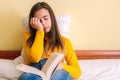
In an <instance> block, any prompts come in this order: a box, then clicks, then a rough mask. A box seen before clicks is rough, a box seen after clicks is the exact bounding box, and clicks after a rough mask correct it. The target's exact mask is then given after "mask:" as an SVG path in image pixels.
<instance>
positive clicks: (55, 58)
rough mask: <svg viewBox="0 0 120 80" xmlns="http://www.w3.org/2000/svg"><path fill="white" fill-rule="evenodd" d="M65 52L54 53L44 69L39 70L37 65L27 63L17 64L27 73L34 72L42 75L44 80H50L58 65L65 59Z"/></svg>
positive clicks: (19, 68) (18, 67)
mask: <svg viewBox="0 0 120 80" xmlns="http://www.w3.org/2000/svg"><path fill="white" fill-rule="evenodd" d="M63 57H64V54H62V53H52V54H51V55H50V57H49V58H48V60H47V61H46V63H45V64H44V66H43V67H42V70H39V69H37V68H35V67H32V66H29V65H25V64H19V65H17V67H16V68H17V69H18V70H20V71H23V72H27V73H33V74H37V75H39V76H41V77H42V79H43V80H50V78H51V76H52V74H53V73H54V71H55V69H56V67H57V65H58V64H59V63H60V62H61V60H62V59H63Z"/></svg>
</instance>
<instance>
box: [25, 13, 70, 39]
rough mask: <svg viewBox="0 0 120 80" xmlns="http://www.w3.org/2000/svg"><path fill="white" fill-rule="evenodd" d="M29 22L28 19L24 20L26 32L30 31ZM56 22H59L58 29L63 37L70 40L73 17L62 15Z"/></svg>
mask: <svg viewBox="0 0 120 80" xmlns="http://www.w3.org/2000/svg"><path fill="white" fill-rule="evenodd" d="M28 20H29V18H28V17H26V18H25V19H23V25H24V27H25V31H29V27H28ZM56 21H57V24H58V28H59V31H60V33H61V35H63V36H65V37H67V38H69V31H70V23H71V16H69V15H60V16H57V17H56Z"/></svg>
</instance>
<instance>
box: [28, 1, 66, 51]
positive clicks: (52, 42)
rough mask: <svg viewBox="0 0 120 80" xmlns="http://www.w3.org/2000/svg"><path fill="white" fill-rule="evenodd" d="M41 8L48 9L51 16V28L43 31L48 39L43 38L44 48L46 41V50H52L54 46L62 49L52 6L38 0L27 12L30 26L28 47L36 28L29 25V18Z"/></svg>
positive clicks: (32, 40)
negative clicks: (46, 31)
mask: <svg viewBox="0 0 120 80" xmlns="http://www.w3.org/2000/svg"><path fill="white" fill-rule="evenodd" d="M42 8H44V9H46V10H48V12H49V14H50V18H51V30H50V31H49V32H48V33H45V37H46V36H47V39H48V40H47V41H46V39H45V38H44V48H46V46H47V43H48V44H49V49H47V51H49V50H52V51H53V50H54V48H55V47H57V48H58V49H61V50H63V49H64V45H63V41H62V39H61V36H60V32H59V30H58V25H57V22H56V19H55V15H54V12H53V10H52V8H51V7H50V6H49V5H48V4H47V3H45V2H38V3H36V4H35V5H33V7H32V8H31V11H30V14H29V27H30V33H31V36H30V37H29V38H28V40H27V44H28V45H29V47H31V46H32V44H33V42H34V39H35V35H36V30H35V29H33V28H32V27H31V25H30V19H31V18H32V17H34V14H35V13H36V12H37V11H38V10H40V9H42Z"/></svg>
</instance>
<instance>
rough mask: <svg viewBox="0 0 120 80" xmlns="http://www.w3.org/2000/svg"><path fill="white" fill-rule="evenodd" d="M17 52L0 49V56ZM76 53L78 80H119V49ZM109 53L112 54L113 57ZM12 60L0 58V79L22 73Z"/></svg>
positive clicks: (77, 51) (3, 79)
mask: <svg viewBox="0 0 120 80" xmlns="http://www.w3.org/2000/svg"><path fill="white" fill-rule="evenodd" d="M5 52H7V53H5ZM11 52H12V53H13V54H12V53H11ZM18 52H19V53H20V51H16V50H15V51H14V50H11V51H9V50H8V51H0V57H1V54H2V53H4V54H5V55H7V54H9V53H11V56H12V55H13V56H14V55H15V54H16V53H17V54H19V53H18ZM22 52H24V51H22ZM86 52H87V53H86ZM91 52H94V54H92V53H91ZM101 52H102V53H104V55H102V56H101V55H100V53H101ZM108 52H109V56H108ZM88 53H91V54H89V56H88V55H87V54H88ZM76 54H77V57H78V59H79V64H80V67H81V69H82V76H81V77H80V79H79V80H120V77H119V74H120V51H116V50H115V51H107V50H105V51H104V52H103V51H101V50H98V51H94V50H90V51H88V50H76ZM98 54H99V55H98ZM116 54H117V55H116ZM19 55H20V54H19ZM95 55H97V56H98V57H97V56H96V58H95ZM106 55H107V57H106ZM110 55H113V57H114V59H113V57H111V56H110ZM2 56H3V55H2ZM8 56H9V55H8ZM81 56H82V57H84V59H83V58H81ZM85 56H86V57H85ZM99 56H100V57H99ZM91 57H92V58H91ZM3 58H6V56H4V57H3ZM105 58H106V59H105ZM15 59H16V58H15ZM15 59H14V60H15ZM14 60H10V59H9V60H7V59H0V63H1V64H0V80H17V77H18V76H19V75H21V74H22V73H21V72H20V71H18V70H16V68H15V66H16V65H17V64H18V63H19V61H18V62H17V63H16V62H15V61H14ZM9 72H10V73H9Z"/></svg>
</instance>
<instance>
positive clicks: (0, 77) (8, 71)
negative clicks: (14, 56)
mask: <svg viewBox="0 0 120 80" xmlns="http://www.w3.org/2000/svg"><path fill="white" fill-rule="evenodd" d="M22 73H23V72H21V71H18V70H17V69H16V64H15V63H14V62H13V61H12V60H7V59H0V80H17V78H18V77H19V76H20V75H21V74H22Z"/></svg>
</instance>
